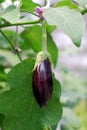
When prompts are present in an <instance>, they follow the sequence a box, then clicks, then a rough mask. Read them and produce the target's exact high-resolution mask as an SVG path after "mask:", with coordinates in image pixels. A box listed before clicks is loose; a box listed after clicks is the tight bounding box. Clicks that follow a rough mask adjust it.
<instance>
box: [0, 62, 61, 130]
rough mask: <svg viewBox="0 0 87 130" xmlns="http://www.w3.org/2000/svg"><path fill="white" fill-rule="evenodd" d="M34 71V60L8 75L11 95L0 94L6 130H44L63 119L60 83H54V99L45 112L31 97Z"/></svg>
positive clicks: (18, 66) (19, 66)
mask: <svg viewBox="0 0 87 130" xmlns="http://www.w3.org/2000/svg"><path fill="white" fill-rule="evenodd" d="M33 67H34V60H32V59H27V60H25V61H23V62H22V63H20V64H18V65H16V66H15V67H14V68H12V70H11V71H10V72H9V74H8V84H9V85H10V91H6V92H3V93H2V94H0V113H1V114H4V115H5V119H4V122H3V125H2V127H3V129H4V130H15V129H16V130H28V129H30V130H42V129H43V128H44V127H48V126H51V125H52V126H53V125H55V124H57V122H58V121H59V120H60V119H61V114H62V109H61V105H60V102H59V97H60V93H61V86H60V83H59V82H58V81H57V80H55V79H54V92H53V96H52V98H51V100H50V102H49V104H48V105H47V106H46V107H45V108H44V109H42V108H40V107H39V105H38V104H37V103H36V101H35V99H34V97H33V94H32V70H33ZM57 92H58V93H57Z"/></svg>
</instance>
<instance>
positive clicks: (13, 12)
mask: <svg viewBox="0 0 87 130" xmlns="http://www.w3.org/2000/svg"><path fill="white" fill-rule="evenodd" d="M0 17H1V18H3V19H5V20H6V21H8V22H9V23H12V24H13V23H17V22H18V21H19V17H20V9H19V8H16V7H15V6H13V5H10V6H8V7H7V8H6V9H5V10H4V11H3V12H2V13H1V14H0Z"/></svg>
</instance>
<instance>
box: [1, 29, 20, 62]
mask: <svg viewBox="0 0 87 130" xmlns="http://www.w3.org/2000/svg"><path fill="white" fill-rule="evenodd" d="M0 32H1V34H2V35H3V36H4V37H5V38H6V40H7V41H8V43H9V44H10V45H11V47H12V48H13V50H15V47H14V46H13V44H12V42H11V41H10V40H9V39H8V37H7V36H6V35H5V34H4V33H3V31H2V30H0ZM15 52H16V54H17V56H18V58H19V60H20V61H21V62H22V58H21V56H20V54H19V53H18V52H17V51H15Z"/></svg>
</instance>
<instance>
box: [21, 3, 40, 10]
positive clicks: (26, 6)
mask: <svg viewBox="0 0 87 130" xmlns="http://www.w3.org/2000/svg"><path fill="white" fill-rule="evenodd" d="M21 1H22V6H21V9H23V10H27V11H35V8H36V7H37V6H38V4H36V3H33V2H32V0H21Z"/></svg>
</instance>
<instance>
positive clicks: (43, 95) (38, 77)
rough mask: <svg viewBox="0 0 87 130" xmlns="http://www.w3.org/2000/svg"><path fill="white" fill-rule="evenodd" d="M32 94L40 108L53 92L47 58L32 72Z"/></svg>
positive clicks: (49, 65)
mask: <svg viewBox="0 0 87 130" xmlns="http://www.w3.org/2000/svg"><path fill="white" fill-rule="evenodd" d="M32 87H33V94H34V97H35V99H36V101H37V103H38V104H39V106H40V107H42V108H43V107H45V106H46V105H47V104H48V102H49V100H50V98H51V96H52V91H53V78H52V71H51V63H50V61H49V59H48V58H46V59H45V60H44V61H43V62H41V63H40V64H39V65H38V66H37V67H36V68H35V69H34V72H33V80H32Z"/></svg>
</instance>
